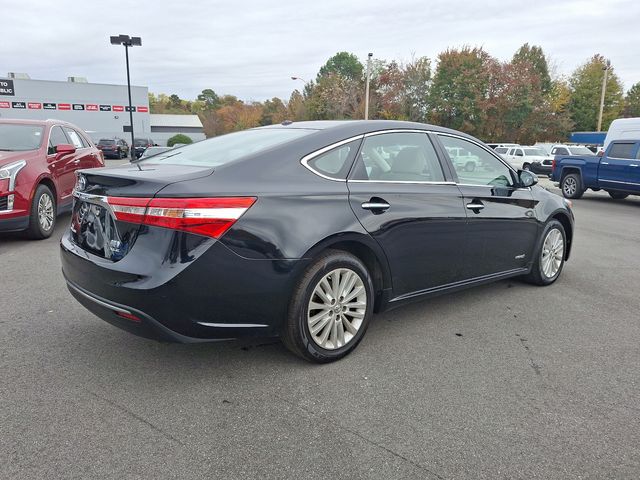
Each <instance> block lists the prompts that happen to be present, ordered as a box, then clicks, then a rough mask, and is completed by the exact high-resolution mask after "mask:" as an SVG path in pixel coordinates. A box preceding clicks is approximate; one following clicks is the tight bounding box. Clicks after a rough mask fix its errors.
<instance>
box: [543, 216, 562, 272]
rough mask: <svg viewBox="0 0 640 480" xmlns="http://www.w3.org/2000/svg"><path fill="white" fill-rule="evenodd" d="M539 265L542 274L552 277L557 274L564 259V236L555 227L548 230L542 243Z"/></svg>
mask: <svg viewBox="0 0 640 480" xmlns="http://www.w3.org/2000/svg"><path fill="white" fill-rule="evenodd" d="M541 255H542V257H541V259H540V266H541V267H542V274H543V275H544V276H545V277H547V278H553V277H555V276H556V275H557V274H558V271H559V270H560V267H561V266H562V261H563V260H564V238H563V236H562V233H561V232H560V230H558V229H557V228H553V229H551V230H549V233H547V236H546V237H545V239H544V243H543V244H542V253H541Z"/></svg>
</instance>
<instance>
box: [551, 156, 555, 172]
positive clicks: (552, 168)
mask: <svg viewBox="0 0 640 480" xmlns="http://www.w3.org/2000/svg"><path fill="white" fill-rule="evenodd" d="M555 169H556V159H555V158H554V159H553V160H552V161H551V171H552V172H553V171H554V170H555Z"/></svg>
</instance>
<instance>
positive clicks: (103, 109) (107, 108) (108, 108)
mask: <svg viewBox="0 0 640 480" xmlns="http://www.w3.org/2000/svg"><path fill="white" fill-rule="evenodd" d="M100 111H101V112H110V111H111V105H100Z"/></svg>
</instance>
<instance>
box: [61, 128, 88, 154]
mask: <svg viewBox="0 0 640 480" xmlns="http://www.w3.org/2000/svg"><path fill="white" fill-rule="evenodd" d="M64 133H66V134H67V137H69V140H71V144H72V145H73V146H74V147H76V148H77V149H80V148H84V147H85V146H86V145H84V144H83V143H82V139H81V137H80V135H79V134H78V132H76V131H75V130H73V129H72V128H68V127H64Z"/></svg>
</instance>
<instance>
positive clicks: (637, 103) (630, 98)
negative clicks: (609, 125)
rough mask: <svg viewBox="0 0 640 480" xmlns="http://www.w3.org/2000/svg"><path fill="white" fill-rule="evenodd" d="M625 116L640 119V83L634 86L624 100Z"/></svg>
mask: <svg viewBox="0 0 640 480" xmlns="http://www.w3.org/2000/svg"><path fill="white" fill-rule="evenodd" d="M624 116H625V117H640V82H638V83H636V84H635V85H633V86H632V87H631V88H630V89H629V91H628V92H627V96H626V97H625V99H624Z"/></svg>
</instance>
